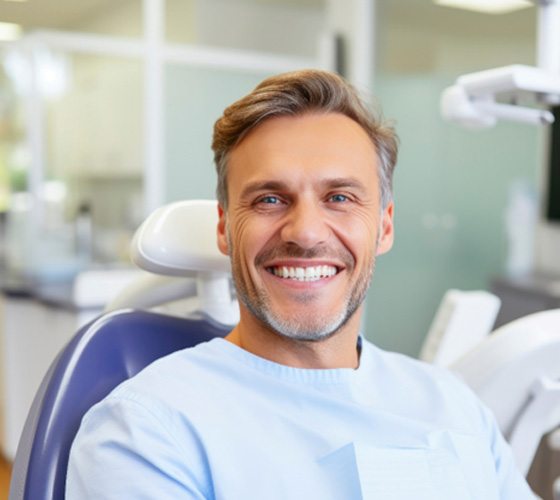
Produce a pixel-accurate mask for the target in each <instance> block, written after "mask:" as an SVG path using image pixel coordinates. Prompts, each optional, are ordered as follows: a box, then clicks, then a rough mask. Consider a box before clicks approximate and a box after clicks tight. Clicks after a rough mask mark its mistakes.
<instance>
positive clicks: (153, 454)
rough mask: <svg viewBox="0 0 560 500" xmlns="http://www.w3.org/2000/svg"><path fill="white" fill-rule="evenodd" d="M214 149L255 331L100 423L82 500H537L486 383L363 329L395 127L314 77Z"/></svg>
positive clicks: (76, 489)
mask: <svg viewBox="0 0 560 500" xmlns="http://www.w3.org/2000/svg"><path fill="white" fill-rule="evenodd" d="M213 149H214V153H215V161H216V167H217V172H218V190H217V192H218V204H219V206H218V210H219V216H220V218H219V224H218V228H217V232H218V246H219V248H220V250H221V251H222V252H223V253H225V254H227V255H229V256H230V258H231V263H232V270H233V277H234V281H235V286H236V289H237V294H238V298H239V302H240V306H239V307H240V321H239V324H238V325H237V326H236V327H235V328H234V329H233V330H232V332H231V333H230V334H229V335H228V336H227V337H226V339H215V340H213V341H211V342H208V343H205V344H201V345H199V346H197V347H195V348H192V349H187V350H184V351H181V352H178V353H175V354H173V355H171V356H168V357H166V358H163V359H161V360H159V361H157V362H155V363H154V364H152V365H151V366H149V367H148V368H147V369H145V370H144V371H142V372H141V373H140V374H139V375H137V376H136V377H135V378H133V379H131V380H129V381H128V382H126V383H124V384H122V385H121V386H119V387H118V388H117V389H116V390H115V391H113V393H112V394H111V395H110V396H109V397H108V398H106V399H105V400H104V401H102V402H101V403H100V404H98V405H96V406H95V407H94V408H93V409H92V410H91V411H90V412H89V413H88V414H87V415H86V416H85V417H84V419H83V422H82V426H81V428H80V431H79V433H78V436H77V438H76V440H75V442H74V445H73V448H72V452H71V457H70V466H69V471H68V481H67V498H69V499H119V500H121V499H137V498H153V499H181V498H184V499H232V500H236V499H242V500H246V499H259V500H261V499H266V500H269V499H270V500H275V499H279V500H280V499H282V500H291V499H302V500H303V499H305V500H308V499H318V500H330V499H333V500H354V499H356V500H357V499H375V500H378V499H381V500H385V499H403V500H404V499H407V500H408V499H411V498H414V499H415V500H421V499H426V500H427V499H429V500H434V499H436V500H437V499H441V500H450V499H453V500H464V499H476V500H482V499H484V500H494V499H504V500H525V499H531V498H534V497H533V495H532V494H531V492H530V490H529V488H528V486H527V484H526V483H525V480H524V479H523V477H522V476H521V475H520V474H519V473H518V472H517V470H516V468H515V466H514V464H513V459H512V456H511V453H510V450H509V448H508V446H507V444H506V443H505V441H504V439H503V438H502V436H501V435H500V433H499V431H498V429H497V426H496V424H495V422H494V419H493V418H492V416H491V415H490V413H489V412H488V410H486V409H485V408H484V407H483V406H482V405H481V404H480V403H479V402H478V400H477V399H476V397H475V396H473V395H472V394H471V393H470V392H469V390H468V389H466V388H465V387H464V386H463V385H462V384H461V383H459V382H458V381H457V380H455V379H454V378H453V377H452V376H451V375H450V374H448V373H446V372H444V371H442V370H439V369H436V368H435V367H431V366H428V365H424V364H422V363H420V362H418V361H415V360H412V359H409V358H406V357H404V356H401V355H397V354H392V353H386V352H383V351H381V350H380V349H378V348H376V347H375V346H373V345H372V344H371V343H369V342H368V341H366V340H365V339H364V338H363V337H362V336H361V335H360V330H359V328H360V320H361V315H362V312H363V301H364V298H365V295H366V292H367V289H368V287H369V284H370V281H371V279H372V276H373V271H374V267H375V261H376V257H377V256H378V255H381V254H383V253H384V252H386V251H388V250H389V249H390V248H391V246H392V243H393V202H392V195H391V178H392V172H393V169H394V166H395V163H396V155H397V141H396V136H395V134H394V132H393V130H392V129H391V128H390V127H388V126H386V125H385V124H383V123H382V122H381V121H380V120H379V119H378V118H377V117H376V116H374V115H373V114H372V113H371V112H370V111H369V110H368V108H367V107H366V106H365V105H364V104H363V103H362V102H361V101H360V99H359V97H358V96H357V94H356V92H355V90H354V89H353V88H352V87H351V86H350V85H349V84H348V83H347V82H345V81H344V80H343V79H341V78H340V77H338V76H336V75H334V74H331V73H328V72H323V71H312V70H309V71H301V72H295V73H288V74H284V75H279V76H276V77H273V78H270V79H267V80H265V81H264V82H262V83H261V84H260V85H259V86H258V87H257V88H256V89H255V90H254V91H253V92H251V93H250V94H249V95H248V96H246V97H244V98H243V99H241V100H240V101H238V102H236V103H234V104H232V105H231V106H230V107H229V108H227V109H226V110H225V112H224V115H223V116H222V117H221V118H220V119H219V120H218V121H217V122H216V125H215V128H214V141H213Z"/></svg>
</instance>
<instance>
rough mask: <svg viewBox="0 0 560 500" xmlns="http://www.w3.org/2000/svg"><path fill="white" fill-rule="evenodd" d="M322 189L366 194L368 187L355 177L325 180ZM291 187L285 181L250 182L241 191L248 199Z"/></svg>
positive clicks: (321, 183)
mask: <svg viewBox="0 0 560 500" xmlns="http://www.w3.org/2000/svg"><path fill="white" fill-rule="evenodd" d="M319 185H320V186H321V188H322V189H341V188H349V189H354V190H356V191H359V192H360V193H365V191H366V187H365V186H364V184H363V182H360V181H359V180H358V179H355V178H353V177H334V178H327V179H323V180H321V181H320V182H319ZM289 190H290V188H289V185H288V184H287V183H286V182H283V181H277V180H266V181H255V182H249V183H248V184H247V185H246V186H245V187H244V188H243V191H241V198H242V199H243V198H246V197H249V196H251V195H252V194H253V193H258V192H261V191H280V192H282V191H289Z"/></svg>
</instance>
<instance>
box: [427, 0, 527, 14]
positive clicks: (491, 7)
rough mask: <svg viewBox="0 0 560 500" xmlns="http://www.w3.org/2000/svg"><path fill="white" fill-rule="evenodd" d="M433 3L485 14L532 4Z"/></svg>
mask: <svg viewBox="0 0 560 500" xmlns="http://www.w3.org/2000/svg"><path fill="white" fill-rule="evenodd" d="M434 3H435V4H437V5H442V6H444V7H455V8H457V9H465V10H473V11H475V12H485V13H487V14H505V13H507V12H513V11H514V10H519V9H525V8H527V7H530V6H531V5H532V3H531V2H530V1H529V0H434Z"/></svg>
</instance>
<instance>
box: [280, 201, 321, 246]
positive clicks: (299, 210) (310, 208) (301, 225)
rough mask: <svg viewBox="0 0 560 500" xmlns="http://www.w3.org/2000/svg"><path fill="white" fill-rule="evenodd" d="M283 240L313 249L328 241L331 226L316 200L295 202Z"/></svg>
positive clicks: (289, 213) (282, 232)
mask: <svg viewBox="0 0 560 500" xmlns="http://www.w3.org/2000/svg"><path fill="white" fill-rule="evenodd" d="M281 235H282V240H283V241H284V242H286V243H294V244H296V245H298V246H299V247H300V248H304V249H311V248H314V247H316V246H317V245H319V244H321V243H324V242H325V241H327V239H328V237H329V235H330V228H329V226H328V224H327V221H326V219H325V213H324V212H323V210H322V208H321V206H320V205H319V204H318V202H316V201H311V200H310V201H298V202H297V203H294V204H293V205H292V207H290V210H289V212H288V214H287V216H286V221H285V224H284V226H283V227H282V231H281Z"/></svg>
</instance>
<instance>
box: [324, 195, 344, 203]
mask: <svg viewBox="0 0 560 500" xmlns="http://www.w3.org/2000/svg"><path fill="white" fill-rule="evenodd" d="M329 200H330V201H334V202H335V203H342V202H345V201H348V196H346V195H345V194H333V195H332V196H331V197H330V198H329Z"/></svg>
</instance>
